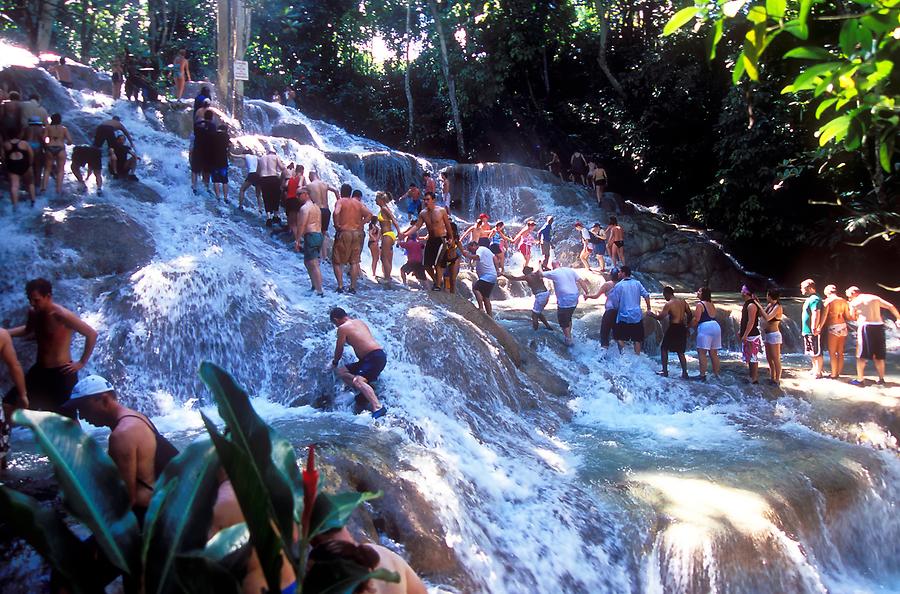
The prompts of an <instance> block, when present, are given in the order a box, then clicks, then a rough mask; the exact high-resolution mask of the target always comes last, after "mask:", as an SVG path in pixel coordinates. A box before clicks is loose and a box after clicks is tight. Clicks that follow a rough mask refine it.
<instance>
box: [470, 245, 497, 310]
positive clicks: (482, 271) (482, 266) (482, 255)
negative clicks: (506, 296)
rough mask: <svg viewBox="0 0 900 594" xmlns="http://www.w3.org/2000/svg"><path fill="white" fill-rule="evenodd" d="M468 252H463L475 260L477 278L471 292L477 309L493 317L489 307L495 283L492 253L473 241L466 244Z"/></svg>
mask: <svg viewBox="0 0 900 594" xmlns="http://www.w3.org/2000/svg"><path fill="white" fill-rule="evenodd" d="M466 250H467V251H468V254H465V253H464V254H463V256H465V258H466V259H468V260H469V261H470V262H475V274H476V275H477V276H478V280H477V281H475V284H474V285H472V292H473V293H475V299H476V300H477V301H478V309H480V310H482V311H484V313H486V314H487V315H488V316H489V317H494V310H493V309H492V308H491V292H493V290H494V286H495V285H496V284H497V267H496V266H495V265H494V253H493V252H492V251H491V250H490V249H489V248H486V247H484V246H483V245H482V246H479V245H478V244H477V243H475V242H474V241H473V242H472V243H470V244H469V245H468V246H466Z"/></svg>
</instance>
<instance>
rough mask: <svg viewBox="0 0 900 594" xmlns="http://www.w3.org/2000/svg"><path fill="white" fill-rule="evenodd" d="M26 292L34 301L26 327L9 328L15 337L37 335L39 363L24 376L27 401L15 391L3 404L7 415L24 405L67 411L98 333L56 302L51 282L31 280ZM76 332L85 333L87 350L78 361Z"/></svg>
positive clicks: (29, 300) (60, 411)
mask: <svg viewBox="0 0 900 594" xmlns="http://www.w3.org/2000/svg"><path fill="white" fill-rule="evenodd" d="M25 294H26V295H27V296H28V302H29V303H30V304H31V309H30V310H29V311H28V321H27V322H26V323H25V325H24V326H18V327H16V328H12V329H10V331H9V334H10V336H12V337H13V338H19V337H33V338H35V339H36V340H37V362H36V363H35V364H34V365H33V366H32V367H31V369H29V370H28V373H27V374H26V375H25V385H26V389H27V393H28V398H27V400H26V401H25V402H23V401H22V399H21V397H20V395H19V394H18V390H12V391H11V392H9V393H8V394H7V395H6V397H4V399H3V406H4V408H5V410H6V412H7V416H8V415H9V413H11V412H12V410H13V409H15V408H18V407H20V406H22V404H27V406H28V407H29V408H31V409H32V410H49V411H53V412H58V413H61V414H67V413H66V411H63V409H62V406H63V405H64V404H65V403H66V401H68V400H69V395H70V394H71V393H72V388H74V387H75V384H76V383H77V382H78V371H79V370H80V369H81V368H82V367H84V366H85V364H86V363H87V361H88V359H90V357H91V353H92V352H93V350H94V344H95V343H96V342H97V332H96V330H94V329H93V328H91V327H90V326H88V325H87V324H86V323H85V322H84V321H82V320H81V319H80V318H79V317H78V316H76V315H75V314H74V313H72V312H71V311H69V310H68V309H66V308H65V307H63V306H61V305H58V304H56V303H54V302H53V287H52V285H51V284H50V281H47V280H45V279H42V278H38V279H34V280H31V281H28V284H26V285H25ZM73 332H77V333H78V334H81V335H82V336H84V351H83V352H82V354H81V359H79V360H78V361H73V360H72V353H71V349H72V334H73ZM69 414H71V413H69Z"/></svg>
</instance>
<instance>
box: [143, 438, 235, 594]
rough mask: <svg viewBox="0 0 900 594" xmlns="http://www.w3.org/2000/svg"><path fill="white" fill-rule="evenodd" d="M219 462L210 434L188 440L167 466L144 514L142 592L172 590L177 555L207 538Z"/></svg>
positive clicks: (194, 547) (201, 543) (202, 542)
mask: <svg viewBox="0 0 900 594" xmlns="http://www.w3.org/2000/svg"><path fill="white" fill-rule="evenodd" d="M218 466H219V463H218V459H217V458H216V452H215V447H214V446H213V444H212V442H211V441H210V440H209V439H201V440H198V441H195V442H194V443H192V444H191V445H189V446H188V447H187V448H186V449H185V450H184V451H183V452H181V453H180V454H178V455H177V456H176V457H175V458H173V459H172V461H171V462H169V464H168V465H167V466H166V469H165V470H164V471H163V473H162V475H161V476H160V477H159V479H158V480H157V482H156V489H155V491H154V494H153V499H152V500H151V502H150V508H149V509H148V510H147V516H146V519H145V520H144V546H143V552H142V557H143V560H144V567H145V568H146V570H145V583H146V592H147V593H148V594H161V593H163V592H173V591H174V589H175V586H176V582H175V576H174V572H175V558H176V556H177V555H178V554H180V553H184V552H187V551H190V550H192V549H196V548H199V547H202V546H203V545H204V543H205V542H206V536H207V532H208V531H209V525H210V521H211V519H212V509H213V504H214V503H215V501H216V493H217V491H218V486H219V482H218V481H217V480H216V470H217V469H218Z"/></svg>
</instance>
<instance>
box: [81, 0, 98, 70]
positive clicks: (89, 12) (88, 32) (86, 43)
mask: <svg viewBox="0 0 900 594" xmlns="http://www.w3.org/2000/svg"><path fill="white" fill-rule="evenodd" d="M94 22H95V17H94V7H93V6H92V3H91V1H90V0H81V51H80V56H79V60H80V61H81V63H82V64H88V65H90V62H91V46H92V45H93V41H94Z"/></svg>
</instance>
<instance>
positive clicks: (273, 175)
mask: <svg viewBox="0 0 900 594" xmlns="http://www.w3.org/2000/svg"><path fill="white" fill-rule="evenodd" d="M257 171H258V173H259V189H260V191H261V192H262V196H263V203H264V204H265V208H266V227H271V226H272V225H274V224H275V223H279V222H280V220H279V218H278V208H279V202H280V200H281V174H282V173H284V172H285V171H287V169H286V168H285V166H284V163H282V161H281V159H280V158H279V157H278V155H276V154H275V151H274V150H273V149H269V150H268V152H267V153H266V154H265V155H263V156H262V157H260V158H259V168H258V169H257Z"/></svg>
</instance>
